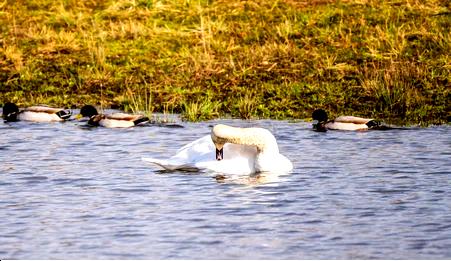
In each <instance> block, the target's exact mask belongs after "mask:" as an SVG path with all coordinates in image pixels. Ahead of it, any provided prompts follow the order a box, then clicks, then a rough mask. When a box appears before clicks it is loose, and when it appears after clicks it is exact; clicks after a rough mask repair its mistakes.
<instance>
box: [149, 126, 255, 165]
mask: <svg viewBox="0 0 451 261" xmlns="http://www.w3.org/2000/svg"><path fill="white" fill-rule="evenodd" d="M215 151H216V149H215V146H214V144H213V142H212V141H211V137H210V135H207V136H204V137H202V138H200V139H197V140H195V141H193V142H191V143H189V144H187V145H185V146H183V147H182V148H181V149H179V150H178V151H177V153H176V155H174V156H172V157H170V158H169V159H167V160H160V159H154V158H142V159H143V160H144V161H147V162H151V163H153V164H156V165H158V166H160V167H162V168H164V169H166V170H191V171H196V170H197V171H199V170H209V171H213V172H219V173H224V174H250V173H254V172H255V168H254V162H255V157H256V155H257V149H256V148H255V147H252V146H245V145H237V144H230V143H228V144H225V146H224V159H223V160H221V161H217V160H216V156H215V155H216V154H215Z"/></svg>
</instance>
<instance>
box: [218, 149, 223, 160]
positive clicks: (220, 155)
mask: <svg viewBox="0 0 451 261" xmlns="http://www.w3.org/2000/svg"><path fill="white" fill-rule="evenodd" d="M223 158H224V148H221V149H220V150H218V149H216V160H222V159H223Z"/></svg>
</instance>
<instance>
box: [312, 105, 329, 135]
mask: <svg viewBox="0 0 451 261" xmlns="http://www.w3.org/2000/svg"><path fill="white" fill-rule="evenodd" d="M312 119H313V130H315V131H326V130H327V129H326V122H327V112H326V111H325V110H323V109H317V110H315V111H314V112H313V113H312Z"/></svg>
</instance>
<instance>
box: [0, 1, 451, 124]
mask: <svg viewBox="0 0 451 261" xmlns="http://www.w3.org/2000/svg"><path fill="white" fill-rule="evenodd" d="M0 23H1V25H0V26H1V39H0V103H3V102H5V101H14V102H17V103H18V104H20V105H22V106H26V105H31V104H36V103H46V104H49V105H53V106H67V107H80V106H81V105H83V104H85V103H92V104H97V105H101V106H103V107H112V108H122V109H125V110H128V111H131V110H146V111H148V112H152V111H154V112H174V113H183V115H184V117H185V118H186V119H188V120H204V119H210V118H214V117H218V116H223V115H230V116H233V117H242V118H251V117H265V118H278V119H280V118H308V117H310V114H311V112H312V111H313V110H314V109H315V108H319V107H321V108H325V109H327V110H329V111H330V112H331V113H330V114H332V115H338V114H351V113H352V114H356V115H361V116H368V117H376V118H381V119H385V120H386V121H400V122H402V123H415V124H431V123H444V122H446V118H447V117H449V116H450V115H451V110H450V89H451V88H450V87H451V83H450V80H451V79H450V78H451V77H450V71H451V59H450V51H449V50H451V47H450V42H451V34H450V33H449V28H451V6H450V4H449V2H448V1H438V0H437V1H434V0H430V1H415V0H393V1H371V0H355V1H327V0H314V1H295V0H280V1H272V0H271V1H270V0H258V1H256V0H255V1H235V0H230V1H229V0H222V1H219V0H218V1H214V0H210V1H208V0H197V1H190V0H173V1H169V0H168V1H156V0H155V1H153V0H117V1H113V0H109V1H106V0H103V1H102V0H98V1H94V0H90V1H77V0H59V1H58V0H56V1H54V0H35V1H20V0H17V1H9V0H3V2H1V0H0Z"/></svg>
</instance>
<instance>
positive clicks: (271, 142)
mask: <svg viewBox="0 0 451 261" xmlns="http://www.w3.org/2000/svg"><path fill="white" fill-rule="evenodd" d="M211 137H212V140H213V142H214V143H215V144H216V145H217V147H222V146H223V145H224V144H225V143H234V144H241V145H248V146H255V147H256V148H257V151H258V152H259V153H263V154H266V153H268V154H272V153H279V147H278V146H277V142H276V138H275V137H274V136H273V135H272V134H271V132H269V131H268V130H266V129H263V128H236V127H230V126H227V125H222V124H219V125H216V126H215V127H214V128H213V130H212V133H211Z"/></svg>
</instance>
